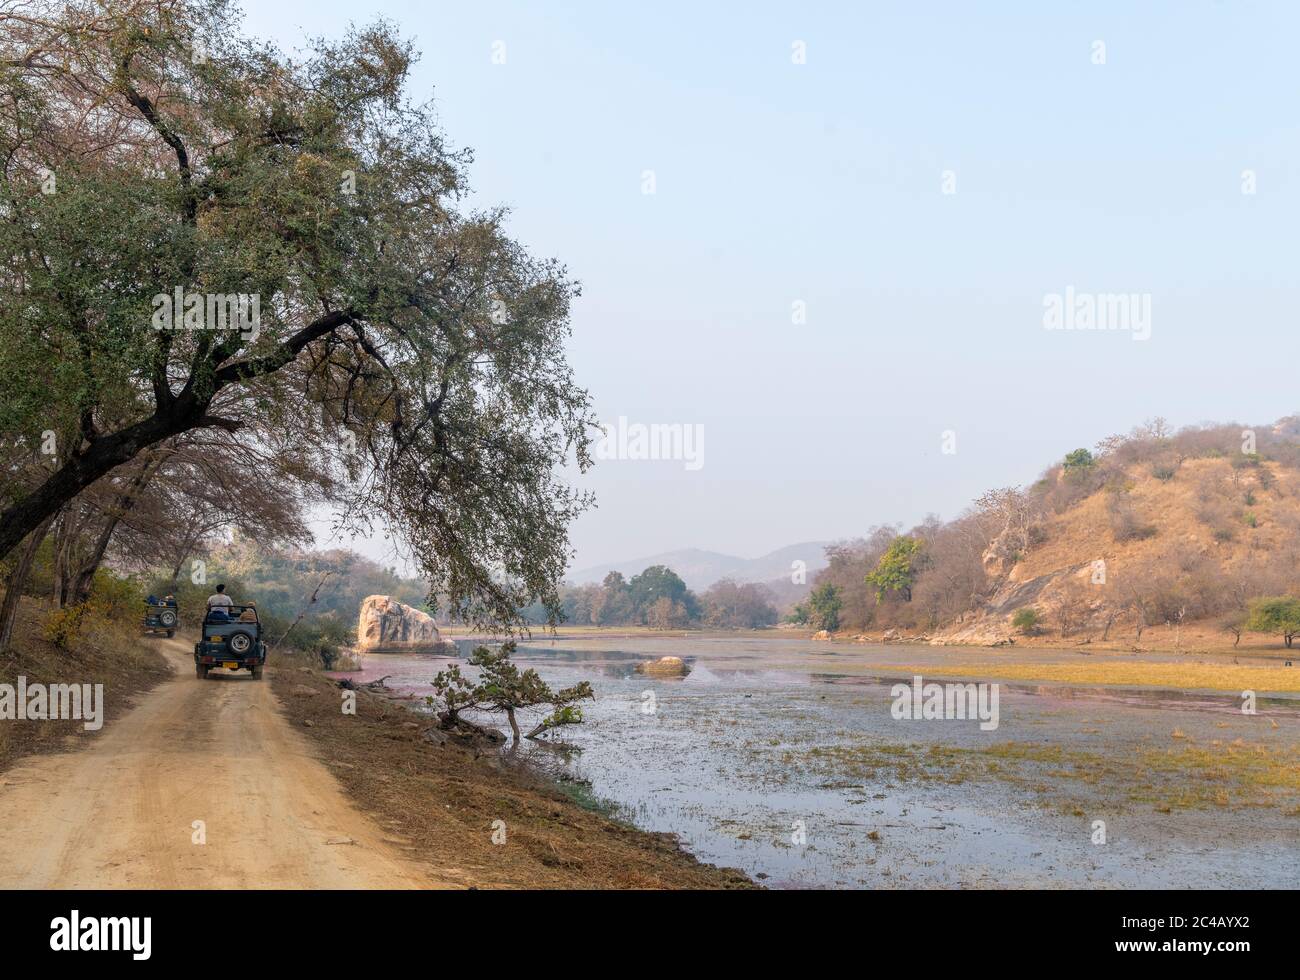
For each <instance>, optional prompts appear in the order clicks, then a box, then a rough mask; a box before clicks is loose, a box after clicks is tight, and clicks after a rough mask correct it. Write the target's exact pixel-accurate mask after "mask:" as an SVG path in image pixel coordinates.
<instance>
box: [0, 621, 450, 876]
mask: <svg viewBox="0 0 1300 980" xmlns="http://www.w3.org/2000/svg"><path fill="white" fill-rule="evenodd" d="M162 642H163V644H164V646H163V649H164V650H165V651H166V654H167V657H168V659H169V660H170V661H171V662H172V663H173V665H174V666H175V668H176V671H177V673H176V676H175V677H174V678H173V679H171V680H169V681H166V682H164V683H163V684H160V685H159V686H158V687H156V688H155V689H154V690H153V691H151V692H149V693H148V694H146V695H144V696H143V697H142V699H141V703H140V704H139V706H138V707H136V708H135V709H134V710H132V711H131V712H130V713H129V714H127V715H125V716H123V717H121V718H120V719H118V720H117V721H115V722H111V723H109V724H108V725H105V727H104V729H103V730H102V731H101V732H100V733H99V734H98V735H96V736H95V737H94V741H93V742H92V744H91V745H90V747H88V748H86V749H83V750H81V751H76V752H70V753H68V754H64V755H46V756H39V757H34V758H31V759H28V760H26V761H25V762H23V763H21V764H20V765H18V766H16V767H15V768H14V769H12V770H10V771H9V772H7V773H0V856H2V858H0V888H436V887H439V883H438V882H436V881H433V880H430V878H429V877H428V873H427V872H426V871H425V870H423V869H422V868H421V867H420V866H419V865H417V864H415V863H413V862H412V861H410V860H409V859H407V858H406V857H405V856H404V855H403V854H402V853H401V851H400V849H399V847H400V842H397V841H389V840H385V835H384V831H383V830H382V829H381V828H380V827H378V826H377V825H376V824H375V823H374V822H373V821H371V820H370V819H369V818H368V817H367V816H365V815H364V814H363V813H361V812H360V811H358V810H357V809H356V808H355V807H353V806H352V804H351V803H350V802H349V801H348V800H347V799H346V797H344V795H343V793H342V791H341V790H340V788H339V786H338V784H337V782H336V781H335V780H334V777H333V776H331V775H330V773H329V772H328V770H326V768H325V767H324V766H323V765H322V764H321V763H320V762H318V761H317V760H316V759H315V758H313V757H312V755H311V754H310V751H309V749H308V748H307V745H306V743H305V742H304V741H303V740H302V738H301V737H300V736H299V734H298V733H297V732H295V731H294V730H293V729H292V728H291V727H290V726H289V724H288V722H287V721H286V720H285V719H284V717H283V716H282V715H281V714H280V712H279V710H278V708H277V707H276V701H275V698H274V697H273V696H272V694H271V688H270V684H269V683H268V682H267V681H264V680H263V681H255V680H253V679H252V678H251V677H250V676H249V675H248V674H247V673H246V672H239V673H226V672H224V671H223V672H220V675H219V676H215V677H214V678H212V679H209V680H207V681H200V680H198V679H197V678H196V677H195V676H194V666H193V661H192V659H191V650H192V647H190V646H189V645H188V644H186V643H184V642H183V641H181V640H180V639H175V640H168V641H162ZM267 669H268V672H269V671H270V670H271V668H267ZM195 821H203V829H204V831H205V834H206V843H204V844H198V843H195V842H194V840H193V838H194V835H195V833H196V830H195V827H194V823H195Z"/></svg>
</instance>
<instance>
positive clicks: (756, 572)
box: [567, 541, 827, 592]
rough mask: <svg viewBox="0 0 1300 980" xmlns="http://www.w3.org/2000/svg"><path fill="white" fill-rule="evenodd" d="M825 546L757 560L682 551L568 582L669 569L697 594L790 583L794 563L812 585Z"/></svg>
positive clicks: (794, 548) (596, 568)
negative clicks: (726, 585) (732, 583)
mask: <svg viewBox="0 0 1300 980" xmlns="http://www.w3.org/2000/svg"><path fill="white" fill-rule="evenodd" d="M826 544H827V542H825V541H805V542H803V543H802V544H792V545H789V546H787V547H785V548H780V549H778V550H776V551H773V552H770V553H769V554H766V555H762V556H761V557H758V558H737V557H736V556H735V555H724V554H721V553H720V552H717V551H704V550H701V549H700V548H682V549H679V550H677V551H665V552H663V553H661V554H658V555H649V556H648V557H645V558H633V559H630V560H628V561H620V562H613V563H612V564H605V565H592V566H590V567H588V568H580V569H577V570H575V571H573V572H571V573H569V575H568V576H567V581H569V582H571V583H572V584H574V585H587V584H589V583H590V584H599V583H600V582H601V581H603V580H604V578H605V576H606V575H608V574H609V573H610V572H622V573H623V576H624V577H625V578H631V577H632V576H633V575H636V574H638V573H640V572H643V571H645V570H646V569H647V568H649V567H650V566H651V565H667V566H668V567H669V568H671V569H672V570H673V571H674V572H676V573H677V574H678V575H680V576H681V578H682V581H684V582H685V583H686V585H687V587H689V588H690V589H692V590H694V591H697V592H698V591H701V590H703V589H707V588H708V587H709V586H710V585H712V584H713V583H714V582H717V581H718V580H720V579H724V578H732V579H735V580H736V581H737V582H770V581H773V580H782V581H785V582H789V581H790V577H791V572H792V570H793V563H794V562H796V561H802V562H804V563H805V564H806V566H807V567H806V569H805V571H806V573H807V578H808V581H810V582H811V581H812V576H813V573H814V572H817V571H819V570H820V569H822V568H825V567H826V558H825V549H826Z"/></svg>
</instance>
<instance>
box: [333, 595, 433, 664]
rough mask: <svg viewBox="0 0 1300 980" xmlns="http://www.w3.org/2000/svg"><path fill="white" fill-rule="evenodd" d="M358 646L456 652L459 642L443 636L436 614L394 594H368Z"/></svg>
mask: <svg viewBox="0 0 1300 980" xmlns="http://www.w3.org/2000/svg"><path fill="white" fill-rule="evenodd" d="M357 649H358V650H360V651H361V652H362V653H443V654H448V655H450V654H454V653H455V652H456V644H455V643H453V642H451V640H444V639H443V638H442V634H440V633H439V632H438V627H437V626H435V625H434V623H433V617H432V616H430V615H428V614H427V613H422V612H420V610H418V609H413V608H412V607H411V606H408V605H406V604H405V603H403V602H398V601H397V600H396V599H394V598H393V597H392V596H386V595H372V596H367V597H366V599H365V601H364V602H362V603H361V617H360V619H359V620H358V622H357Z"/></svg>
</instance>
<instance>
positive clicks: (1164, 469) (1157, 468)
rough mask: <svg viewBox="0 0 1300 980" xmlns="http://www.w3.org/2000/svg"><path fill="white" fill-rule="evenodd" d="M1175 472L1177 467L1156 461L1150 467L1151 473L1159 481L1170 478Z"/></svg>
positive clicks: (1165, 480)
mask: <svg viewBox="0 0 1300 980" xmlns="http://www.w3.org/2000/svg"><path fill="white" fill-rule="evenodd" d="M1177 472H1178V470H1177V467H1174V466H1170V465H1169V464H1167V463H1156V464H1154V465H1152V467H1151V475H1152V476H1154V477H1155V478H1156V479H1157V480H1160V481H1161V482H1167V481H1169V480H1172V479H1173V478H1174V474H1175V473H1177Z"/></svg>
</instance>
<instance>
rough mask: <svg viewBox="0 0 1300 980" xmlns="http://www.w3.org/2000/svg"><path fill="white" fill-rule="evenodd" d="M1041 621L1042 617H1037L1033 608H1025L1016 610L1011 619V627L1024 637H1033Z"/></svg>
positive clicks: (1037, 613)
mask: <svg viewBox="0 0 1300 980" xmlns="http://www.w3.org/2000/svg"><path fill="white" fill-rule="evenodd" d="M1042 620H1043V617H1042V616H1041V615H1039V612H1038V610H1037V609H1035V608H1034V607H1033V606H1025V608H1023V609H1018V610H1017V611H1016V614H1015V615H1014V616H1012V617H1011V626H1012V627H1013V628H1014V629H1017V630H1019V631H1020V632H1021V633H1023V634H1024V635H1025V636H1033V635H1034V634H1035V633H1037V632H1038V626H1039V624H1040V623H1041V622H1042Z"/></svg>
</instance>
